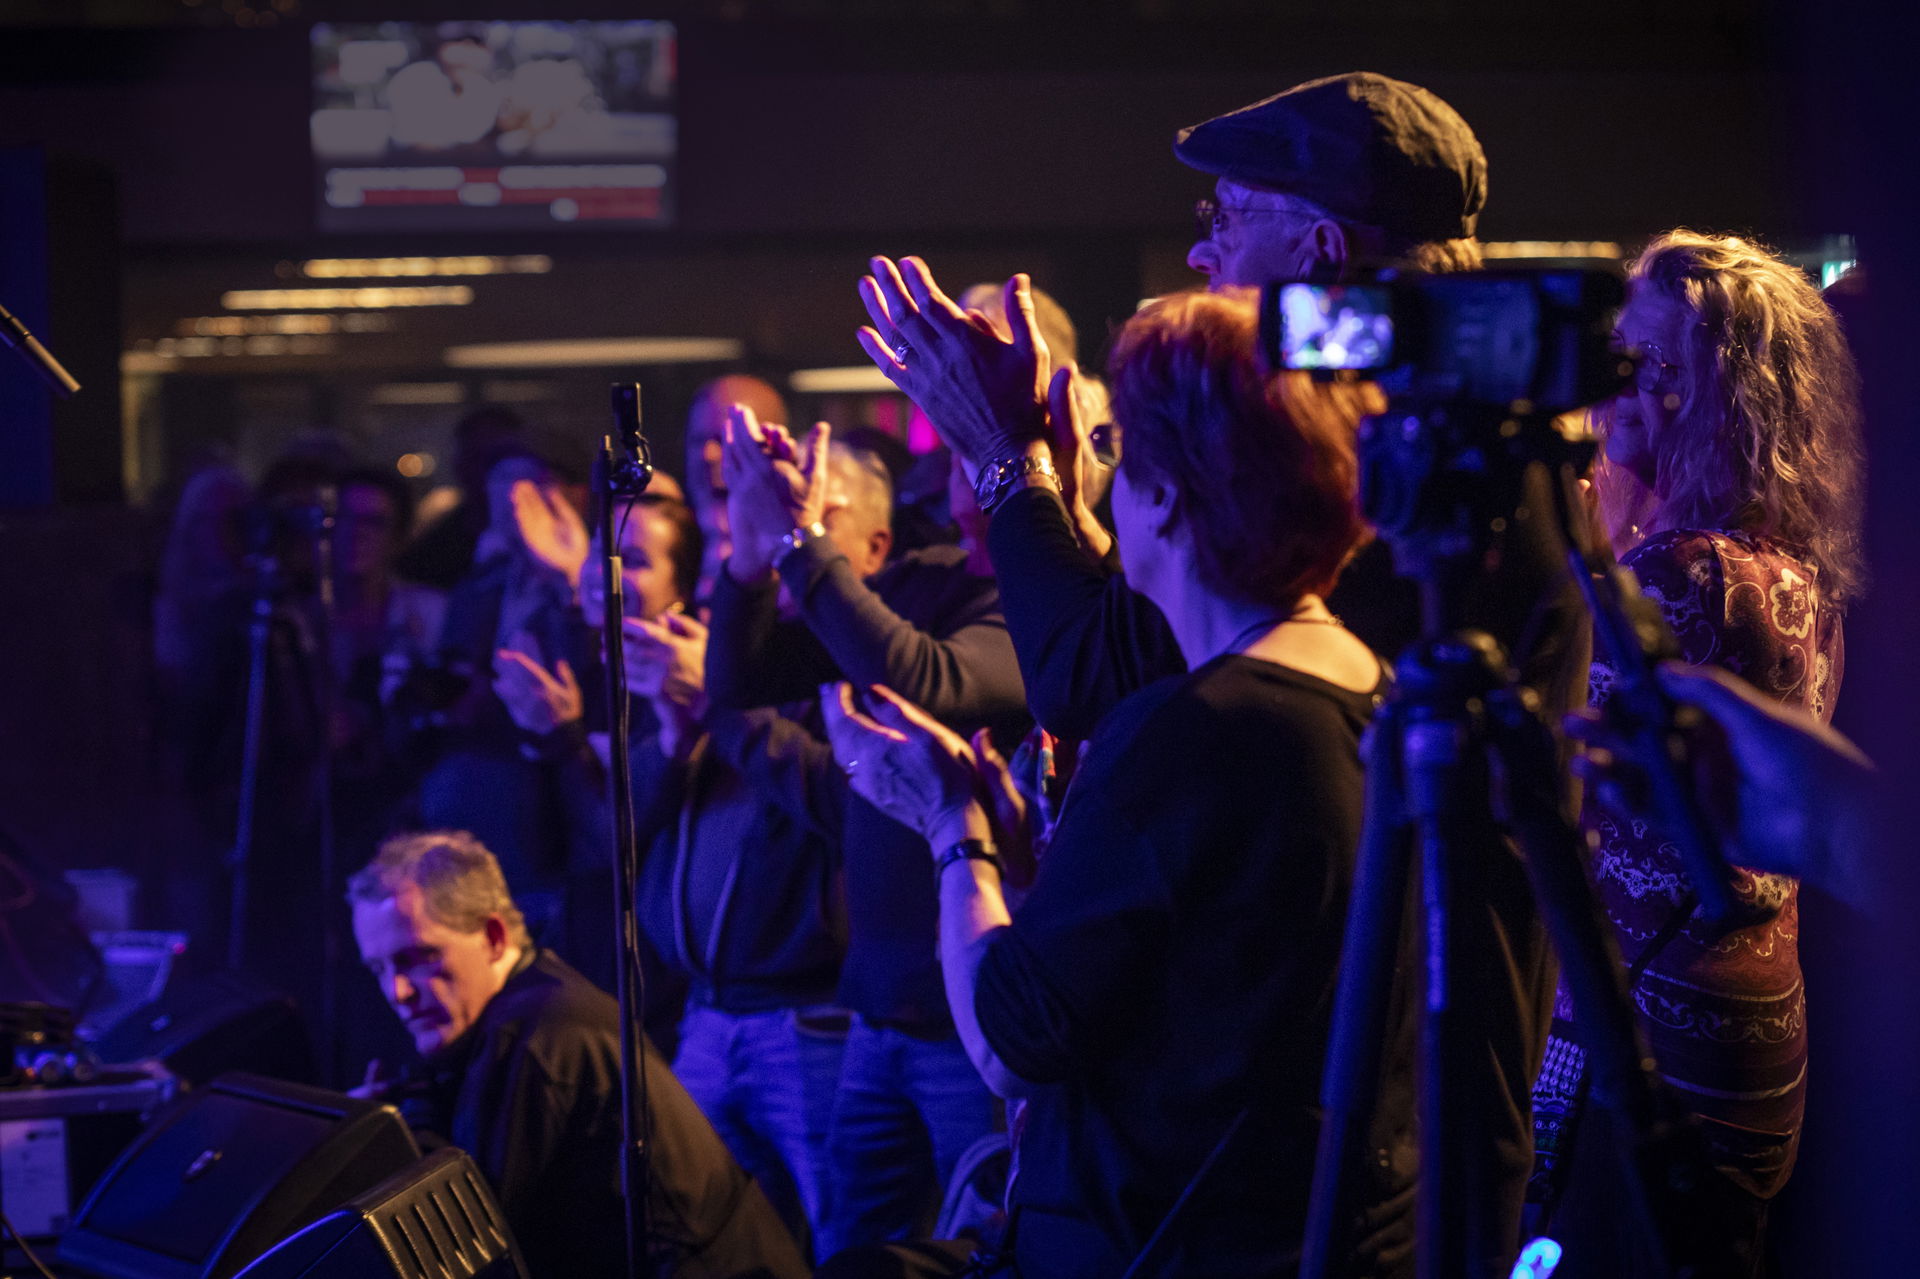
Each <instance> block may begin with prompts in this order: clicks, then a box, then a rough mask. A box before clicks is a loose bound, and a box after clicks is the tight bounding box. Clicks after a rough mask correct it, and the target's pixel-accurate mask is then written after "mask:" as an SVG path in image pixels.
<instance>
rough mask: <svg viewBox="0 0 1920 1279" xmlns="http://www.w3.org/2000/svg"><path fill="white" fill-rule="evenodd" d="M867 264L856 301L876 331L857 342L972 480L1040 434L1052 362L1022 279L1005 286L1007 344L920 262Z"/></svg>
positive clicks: (864, 331)
mask: <svg viewBox="0 0 1920 1279" xmlns="http://www.w3.org/2000/svg"><path fill="white" fill-rule="evenodd" d="M871 266H872V270H873V273H872V274H871V275H868V276H864V277H862V279H861V281H860V300H861V301H862V302H863V303H865V304H866V308H867V314H868V316H869V317H871V318H872V320H873V325H872V326H871V327H863V328H862V329H861V330H860V333H859V338H860V346H861V348H862V349H863V350H865V351H866V353H867V356H868V358H870V359H871V360H872V361H873V362H874V364H875V365H877V366H878V367H879V369H880V371H881V372H882V373H885V374H886V375H887V377H888V378H889V379H891V380H892V382H893V384H894V385H895V386H897V387H899V388H900V390H901V391H902V392H904V393H905V394H906V395H907V396H908V398H910V399H911V400H913V402H914V403H915V404H917V405H919V406H920V408H921V410H922V411H924V412H925V413H926V415H927V417H928V418H929V419H931V420H932V422H933V424H934V426H935V427H936V428H937V429H938V430H939V432H940V435H941V438H943V439H944V440H946V442H947V444H948V446H949V447H951V448H952V449H953V451H954V452H955V453H957V454H959V455H960V457H961V458H962V459H963V461H964V464H965V465H966V467H967V474H968V477H969V478H973V477H974V476H975V473H976V472H977V471H978V470H979V469H980V468H981V467H982V466H984V465H985V464H987V463H989V462H993V461H997V460H1000V459H1003V458H1012V457H1018V456H1020V455H1022V454H1024V453H1025V452H1026V450H1027V447H1028V446H1029V445H1031V444H1032V443H1034V442H1035V441H1037V440H1044V439H1045V438H1046V404H1047V379H1048V376H1049V373H1050V371H1051V364H1050V361H1049V356H1048V353H1047V343H1046V339H1045V338H1043V337H1041V336H1040V330H1039V328H1038V326H1037V325H1036V323H1035V321H1034V314H1033V297H1032V295H1031V293H1030V292H1029V289H1030V287H1031V283H1030V281H1029V280H1028V278H1027V277H1026V276H1025V275H1016V276H1014V277H1013V278H1012V279H1010V280H1008V281H1007V285H1006V312H1007V322H1008V324H1009V326H1010V327H1011V329H1012V338H1011V339H1010V340H1009V339H1007V338H1002V337H1001V336H1000V335H999V334H998V333H996V332H995V331H994V328H993V325H992V324H991V323H990V322H989V321H988V320H987V318H986V317H985V316H984V315H982V314H980V313H979V312H977V311H963V310H961V309H960V307H959V306H958V305H956V304H955V302H954V301H953V299H952V298H950V297H948V296H947V295H946V294H945V293H943V292H941V290H940V286H939V285H937V284H936V283H934V279H933V275H932V273H931V272H929V271H928V270H927V264H926V263H925V262H922V261H921V260H920V259H919V258H912V257H910V258H903V259H901V260H900V262H899V263H898V264H896V263H894V262H893V260H892V259H890V258H884V257H877V258H874V259H872V262H871Z"/></svg>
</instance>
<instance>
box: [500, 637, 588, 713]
mask: <svg viewBox="0 0 1920 1279" xmlns="http://www.w3.org/2000/svg"><path fill="white" fill-rule="evenodd" d="M515 638H516V641H518V640H519V639H521V638H522V637H518V636H516V637H515ZM523 647H526V648H531V647H533V646H532V644H531V643H528V644H525V645H523ZM494 658H495V661H494V666H493V691H494V693H495V694H496V695H497V696H498V697H499V698H500V702H501V704H502V705H504V706H505V707H506V708H507V714H508V715H510V716H512V717H513V722H514V723H515V724H518V725H519V726H520V727H521V728H523V729H525V730H526V731H527V732H529V733H537V734H539V735H541V736H545V735H546V734H548V733H551V732H552V731H553V730H554V729H556V728H558V727H560V726H561V725H562V724H568V723H572V722H573V721H574V720H577V719H579V718H580V716H581V715H582V713H583V712H584V709H585V702H584V701H583V700H582V698H581V695H580V682H579V681H578V680H577V679H575V678H574V675H573V668H572V667H571V666H569V665H567V662H566V659H565V658H562V659H561V660H560V662H559V664H558V665H557V666H555V667H554V669H553V670H552V671H548V670H547V668H546V667H544V666H542V665H541V664H540V663H539V662H537V661H535V660H534V659H533V658H532V657H529V656H528V655H527V654H526V653H525V652H522V651H521V650H520V649H519V648H503V649H500V650H499V651H498V652H496V653H495V654H494Z"/></svg>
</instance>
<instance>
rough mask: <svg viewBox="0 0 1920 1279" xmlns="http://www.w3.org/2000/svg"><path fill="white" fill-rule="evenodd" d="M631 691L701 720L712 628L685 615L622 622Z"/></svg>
mask: <svg viewBox="0 0 1920 1279" xmlns="http://www.w3.org/2000/svg"><path fill="white" fill-rule="evenodd" d="M620 625H621V628H622V630H621V649H622V653H623V656H624V658H625V661H626V664H627V687H628V688H629V689H630V690H632V692H633V695H634V696H635V697H644V698H647V699H648V700H649V701H653V702H660V701H668V702H672V703H673V704H674V705H676V706H681V707H685V708H687V709H689V710H691V711H693V712H694V713H695V715H696V716H697V715H698V714H699V712H700V710H701V708H702V706H703V704H704V702H705V700H706V693H707V680H706V666H707V628H706V625H705V624H704V623H702V622H701V621H700V620H699V619H698V618H696V617H689V616H688V615H687V614H685V613H662V614H661V615H660V616H659V617H658V618H645V617H626V618H622V619H621V620H620Z"/></svg>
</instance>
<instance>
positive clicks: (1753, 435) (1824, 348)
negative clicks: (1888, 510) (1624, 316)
mask: <svg viewBox="0 0 1920 1279" xmlns="http://www.w3.org/2000/svg"><path fill="white" fill-rule="evenodd" d="M1629 278H1630V280H1631V281H1632V283H1633V287H1635V288H1652V289H1657V290H1659V291H1660V292H1661V293H1663V294H1665V295H1666V296H1668V297H1669V298H1671V299H1673V300H1674V301H1676V302H1679V303H1681V304H1682V305H1684V306H1686V307H1687V309H1688V310H1690V311H1691V312H1692V313H1693V314H1694V315H1695V316H1696V317H1698V320H1699V322H1698V323H1697V324H1695V325H1693V326H1691V328H1690V330H1689V332H1690V339H1689V340H1690V343H1691V349H1690V350H1689V351H1688V356H1689V358H1688V359H1687V361H1686V363H1685V369H1686V378H1685V381H1684V382H1683V384H1682V386H1681V394H1680V404H1679V406H1678V409H1677V411H1676V414H1675V418H1674V422H1673V426H1672V428H1671V429H1668V430H1662V431H1661V432H1659V433H1658V434H1657V436H1656V437H1655V439H1654V440H1653V448H1654V453H1655V459H1654V461H1655V468H1656V469H1655V475H1656V480H1655V485H1654V488H1655V491H1656V492H1657V493H1658V495H1659V496H1658V510H1657V511H1656V512H1655V514H1654V520H1653V524H1652V526H1651V527H1654V528H1740V529H1745V530H1747V531H1749V532H1753V533H1758V534H1763V535H1766V536H1770V537H1773V538H1776V539H1778V540H1779V541H1781V542H1783V543H1785V544H1787V545H1789V546H1792V547H1794V548H1796V549H1797V550H1798V551H1799V552H1800V553H1802V554H1804V555H1805V556H1806V558H1807V559H1808V560H1809V561H1810V562H1811V563H1812V564H1813V565H1814V567H1815V568H1817V569H1818V570H1819V578H1818V580H1819V583H1820V589H1821V593H1822V594H1823V595H1824V596H1825V597H1826V598H1827V599H1828V600H1829V601H1830V602H1832V603H1835V604H1843V603H1845V602H1846V601H1847V600H1848V599H1851V598H1853V597H1854V596H1856V595H1858V594H1859V593H1860V591H1861V590H1862V589H1863V588H1864V586H1865V578H1866V571H1865V563H1864V558H1863V556H1862V553H1861V536H1860V525H1861V503H1862V489H1863V478H1864V477H1863V469H1864V454H1863V449H1862V445H1861V415H1860V375H1859V372H1858V370H1857V369H1856V368H1855V366H1854V361H1853V354H1852V352H1851V351H1850V350H1849V349H1848V347H1847V341H1846V336H1845V334H1844V333H1843V331H1842V329H1841V326H1840V320H1839V317H1838V316H1836V315H1835V314H1834V312H1833V310H1832V308H1830V307H1829V306H1828V305H1827V304H1826V302H1825V301H1824V300H1823V299H1822V298H1821V296H1820V294H1819V292H1818V291H1817V290H1815V288H1814V287H1813V284H1812V282H1811V281H1810V280H1808V279H1807V277H1806V276H1805V275H1804V274H1803V273H1802V272H1801V271H1800V270H1799V269H1797V268H1796V267H1794V266H1792V265H1790V264H1788V263H1786V262H1783V261H1781V260H1780V259H1779V258H1778V257H1776V256H1774V255H1773V254H1772V253H1771V252H1769V251H1768V250H1767V249H1766V248H1764V247H1762V246H1761V245H1759V244H1756V243H1754V242H1752V241H1750V240H1744V239H1741V238H1740V237H1738V236H1731V235H1724V236H1714V235H1703V234H1700V233H1699V232H1696V231H1689V230H1686V229H1684V228H1682V229H1679V230H1674V231H1669V232H1667V233H1666V234H1665V235H1662V236H1659V237H1658V238H1656V239H1655V240H1654V241H1653V242H1652V243H1651V244H1649V245H1647V247H1646V249H1645V250H1643V251H1642V252H1641V254H1640V256H1639V257H1638V258H1637V259H1635V261H1634V263H1633V265H1632V267H1631V268H1630V272H1629ZM1603 418H1604V415H1603Z"/></svg>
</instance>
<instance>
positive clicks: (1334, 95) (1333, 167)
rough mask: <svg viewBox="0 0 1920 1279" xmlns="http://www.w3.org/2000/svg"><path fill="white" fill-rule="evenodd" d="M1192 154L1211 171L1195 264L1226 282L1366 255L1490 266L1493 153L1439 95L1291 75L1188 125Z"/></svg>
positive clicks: (1422, 263) (1179, 150)
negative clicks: (1483, 252) (1478, 230)
mask: <svg viewBox="0 0 1920 1279" xmlns="http://www.w3.org/2000/svg"><path fill="white" fill-rule="evenodd" d="M1173 153H1174V155H1176V156H1178V157H1179V158H1180V160H1181V162H1182V163H1184V164H1186V165H1188V166H1190V167H1192V168H1195V169H1198V170H1200V171H1201V172H1202V173H1211V174H1213V175H1214V177H1216V178H1218V179H1219V181H1218V182H1216V183H1215V184H1214V199H1213V200H1211V201H1202V203H1201V209H1200V213H1201V227H1200V232H1201V239H1200V241H1199V242H1198V243H1197V244H1195V245H1194V246H1193V250H1192V251H1191V252H1190V253H1188V254H1187V265H1188V266H1191V267H1192V268H1193V269H1194V270H1196V271H1199V272H1200V273H1201V274H1203V275H1205V276H1207V277H1208V278H1209V279H1210V280H1211V281H1213V282H1214V283H1216V284H1220V285H1260V284H1264V283H1266V282H1267V281H1269V280H1287V279H1300V278H1303V277H1305V276H1306V275H1308V274H1310V273H1311V272H1312V271H1313V270H1314V269H1315V268H1325V267H1333V268H1335V269H1338V268H1341V267H1344V266H1347V265H1349V264H1354V263H1361V262H1370V263H1374V264H1379V265H1386V264H1395V265H1401V266H1410V267H1416V268H1419V269H1421V270H1426V271H1464V270H1471V269H1472V268H1474V267H1477V266H1479V265H1480V245H1479V243H1478V242H1477V241H1476V240H1475V239H1474V238H1473V235H1474V228H1475V225H1476V224H1477V223H1478V222H1479V219H1480V208H1481V206H1482V205H1484V204H1485V203H1486V202H1487V159H1486V156H1485V155H1484V154H1483V153H1482V152H1481V150H1480V143H1479V140H1478V139H1476V138H1475V137H1474V136H1473V130H1471V129H1469V128H1468V127H1467V122H1466V121H1465V120H1462V119H1461V118H1460V115H1459V113H1458V112H1456V111H1455V110H1454V109H1453V108H1452V107H1450V106H1448V105H1447V104H1446V103H1445V102H1443V101H1441V100H1440V98H1439V97H1437V96H1436V95H1434V94H1432V93H1429V92H1428V91H1427V90H1425V89H1422V88H1420V87H1419V86H1418V85H1412V84H1408V83H1406V82H1405V81H1403V80H1395V79H1392V78H1390V77H1388V76H1383V75H1375V74H1373V73H1372V72H1366V71H1356V72H1351V73H1349V74H1347V75H1340V76H1329V77H1327V78H1326V79H1324V80H1309V81H1308V82H1307V83H1305V84H1300V85H1295V86H1294V87H1293V88H1291V89H1288V90H1287V91H1286V92H1285V93H1277V94H1275V95H1274V96H1273V97H1271V98H1267V99H1265V100H1264V101H1260V102H1256V103H1254V104H1253V105H1252V106H1246V107H1241V108H1240V109H1239V110H1237V111H1229V112H1227V114H1225V115H1222V116H1216V117H1214V118H1213V119H1211V120H1208V121H1207V122H1206V123H1205V124H1196V125H1194V126H1193V127H1192V128H1190V129H1182V130H1180V133H1179V135H1178V137H1177V138H1176V139H1175V141H1174V144H1173Z"/></svg>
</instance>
